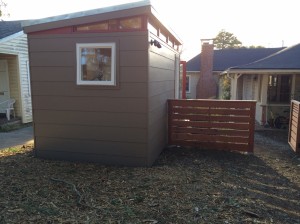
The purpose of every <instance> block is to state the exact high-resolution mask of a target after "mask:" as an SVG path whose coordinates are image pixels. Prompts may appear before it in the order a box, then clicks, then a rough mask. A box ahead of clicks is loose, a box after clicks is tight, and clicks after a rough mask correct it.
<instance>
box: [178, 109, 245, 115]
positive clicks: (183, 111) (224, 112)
mask: <svg viewBox="0 0 300 224" xmlns="http://www.w3.org/2000/svg"><path fill="white" fill-rule="evenodd" d="M176 113H178V114H204V115H206V114H214V115H239V116H248V117H249V110H245V109H244V110H242V109H230V110H229V109H227V110H224V109H216V108H211V109H208V108H192V107H174V108H172V114H176Z"/></svg>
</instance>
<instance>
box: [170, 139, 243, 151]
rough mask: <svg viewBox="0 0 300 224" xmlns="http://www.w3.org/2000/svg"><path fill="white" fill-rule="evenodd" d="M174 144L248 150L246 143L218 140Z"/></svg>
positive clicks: (175, 142)
mask: <svg viewBox="0 0 300 224" xmlns="http://www.w3.org/2000/svg"><path fill="white" fill-rule="evenodd" d="M174 145H180V146H192V147H196V148H201V149H212V150H226V151H241V152H249V146H248V145H247V144H230V143H224V142H223V143H220V142H199V141H179V140H177V141H174Z"/></svg>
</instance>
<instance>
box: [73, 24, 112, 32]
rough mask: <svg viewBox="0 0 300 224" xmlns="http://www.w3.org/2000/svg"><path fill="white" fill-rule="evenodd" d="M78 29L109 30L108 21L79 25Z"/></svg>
mask: <svg viewBox="0 0 300 224" xmlns="http://www.w3.org/2000/svg"><path fill="white" fill-rule="evenodd" d="M76 30H77V31H93V30H94V31H97V30H108V22H102V23H95V24H89V25H83V26H77V27H76Z"/></svg>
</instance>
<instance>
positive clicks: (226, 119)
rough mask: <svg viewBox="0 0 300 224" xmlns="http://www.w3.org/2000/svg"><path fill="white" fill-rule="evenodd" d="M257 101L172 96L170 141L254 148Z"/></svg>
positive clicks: (169, 126)
mask: <svg viewBox="0 0 300 224" xmlns="http://www.w3.org/2000/svg"><path fill="white" fill-rule="evenodd" d="M255 105H256V102H255V101H237V100H235V101H225V100H168V129H169V130H168V132H169V133H168V137H169V140H168V141H169V144H170V145H181V146H195V147H201V148H209V149H222V150H233V151H242V152H253V146H254V124H255Z"/></svg>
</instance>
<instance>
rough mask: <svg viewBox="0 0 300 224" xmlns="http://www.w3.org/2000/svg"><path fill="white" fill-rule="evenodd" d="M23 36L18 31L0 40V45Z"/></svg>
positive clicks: (21, 32)
mask: <svg viewBox="0 0 300 224" xmlns="http://www.w3.org/2000/svg"><path fill="white" fill-rule="evenodd" d="M23 34H24V32H23V31H20V32H18V33H14V34H12V35H9V36H7V37H4V38H2V39H0V43H3V42H6V41H10V40H12V39H14V38H16V37H19V36H22V35H23Z"/></svg>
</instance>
